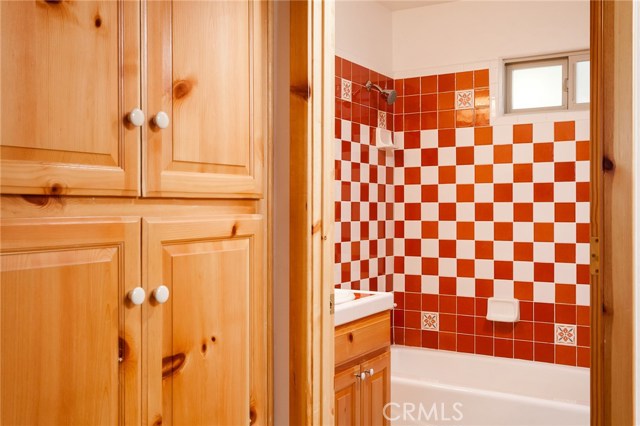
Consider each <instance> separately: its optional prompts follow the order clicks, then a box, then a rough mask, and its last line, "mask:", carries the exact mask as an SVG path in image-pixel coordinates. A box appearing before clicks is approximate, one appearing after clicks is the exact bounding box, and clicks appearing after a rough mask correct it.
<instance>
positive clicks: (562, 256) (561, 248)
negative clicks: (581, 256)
mask: <svg viewBox="0 0 640 426" xmlns="http://www.w3.org/2000/svg"><path fill="white" fill-rule="evenodd" d="M555 252H556V262H559V263H576V245H575V244H567V243H556V245H555Z"/></svg>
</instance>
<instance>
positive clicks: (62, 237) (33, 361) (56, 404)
mask: <svg viewBox="0 0 640 426" xmlns="http://www.w3.org/2000/svg"><path fill="white" fill-rule="evenodd" d="M1 229H2V252H1V262H2V263H1V266H2V267H1V277H2V280H1V281H0V311H1V315H0V318H1V325H0V333H1V334H0V343H1V345H0V348H1V349H0V353H1V357H2V361H1V365H2V368H1V371H2V374H1V375H0V377H1V378H0V385H1V387H0V406H1V407H2V412H1V421H0V423H2V424H4V425H18V424H21V425H36V424H52V425H55V424H58V425H62V424H65V425H90V424H91V425H116V424H123V423H124V424H131V425H134V424H140V422H141V410H140V401H141V372H140V371H141V370H140V368H141V358H142V355H141V347H140V339H141V334H142V333H141V318H142V312H141V308H140V307H139V306H135V305H133V304H131V303H128V302H127V299H126V295H127V292H128V291H130V290H132V289H133V288H135V287H136V286H138V285H139V283H140V270H139V269H140V249H139V246H140V222H139V219H137V218H136V219H123V218H115V219H112V220H111V219H104V220H78V219H74V220H54V219H51V220H47V221H34V220H19V221H18V220H16V221H4V222H2V226H1Z"/></svg>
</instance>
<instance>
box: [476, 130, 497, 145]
mask: <svg viewBox="0 0 640 426" xmlns="http://www.w3.org/2000/svg"><path fill="white" fill-rule="evenodd" d="M473 131H474V144H475V145H491V144H492V143H493V127H476V128H474V129H473Z"/></svg>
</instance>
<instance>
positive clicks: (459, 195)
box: [436, 184, 475, 203]
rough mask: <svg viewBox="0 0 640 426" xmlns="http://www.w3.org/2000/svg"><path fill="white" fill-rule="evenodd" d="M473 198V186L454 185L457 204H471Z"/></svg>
mask: <svg viewBox="0 0 640 426" xmlns="http://www.w3.org/2000/svg"><path fill="white" fill-rule="evenodd" d="M474 197H475V191H474V185H473V184H465V185H456V201H457V202H459V203H464V202H473V200H474ZM436 201H437V200H436Z"/></svg>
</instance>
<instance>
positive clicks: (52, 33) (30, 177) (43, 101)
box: [0, 0, 140, 195]
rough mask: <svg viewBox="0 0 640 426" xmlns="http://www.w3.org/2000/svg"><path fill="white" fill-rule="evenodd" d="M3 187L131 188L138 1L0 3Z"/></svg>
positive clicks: (54, 190) (53, 190)
mask: <svg viewBox="0 0 640 426" xmlns="http://www.w3.org/2000/svg"><path fill="white" fill-rule="evenodd" d="M0 15H1V18H0V22H1V32H2V37H1V39H2V40H1V42H0V48H1V62H2V65H1V69H2V76H1V83H2V97H1V100H0V108H1V110H0V117H1V118H0V119H1V120H2V121H1V124H0V129H1V130H0V149H1V152H0V154H1V158H2V160H1V167H2V172H1V176H2V192H3V193H22V194H53V195H65V194H73V195H137V194H138V187H139V173H138V170H139V162H140V155H139V152H140V130H139V128H138V127H135V126H134V125H132V124H131V123H129V122H128V121H127V118H126V117H127V116H128V114H129V112H130V111H131V110H133V109H135V108H140V4H139V3H138V2H133V1H117V2H116V1H75V2H72V1H46V0H37V1H29V2H28V1H9V2H5V1H3V2H2V4H1V5H0Z"/></svg>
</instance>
